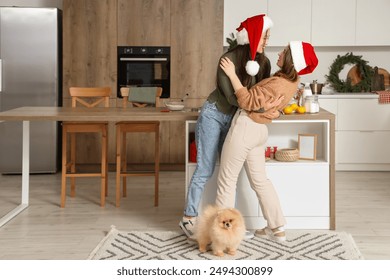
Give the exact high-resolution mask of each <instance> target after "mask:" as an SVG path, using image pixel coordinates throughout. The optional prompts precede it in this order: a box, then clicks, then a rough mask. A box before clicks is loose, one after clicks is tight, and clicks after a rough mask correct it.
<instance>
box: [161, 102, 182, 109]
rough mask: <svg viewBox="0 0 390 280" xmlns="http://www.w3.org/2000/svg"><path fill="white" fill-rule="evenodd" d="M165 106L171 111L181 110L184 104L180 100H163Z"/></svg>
mask: <svg viewBox="0 0 390 280" xmlns="http://www.w3.org/2000/svg"><path fill="white" fill-rule="evenodd" d="M165 106H166V107H167V108H168V109H169V110H171V111H181V110H183V109H184V104H183V103H182V102H173V101H171V102H165Z"/></svg>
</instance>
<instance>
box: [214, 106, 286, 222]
mask: <svg viewBox="0 0 390 280" xmlns="http://www.w3.org/2000/svg"><path fill="white" fill-rule="evenodd" d="M267 139H268V128H267V126H266V125H264V124H259V123H256V122H254V121H253V120H252V119H251V118H249V117H248V115H247V113H246V112H245V110H242V109H239V110H237V113H236V114H235V116H234V118H233V121H232V124H231V127H230V129H229V132H228V134H227V136H226V139H225V142H224V145H223V149H222V155H221V162H220V169H219V175H218V189H217V198H216V204H217V205H218V206H221V207H234V206H235V198H236V185H237V179H238V175H239V173H240V171H241V169H242V167H243V166H244V167H245V170H246V173H247V175H248V179H249V182H250V184H251V187H252V189H253V190H254V191H255V193H256V195H257V198H258V199H259V203H260V207H261V211H262V213H263V216H264V218H265V220H266V221H267V223H268V227H270V228H272V229H274V228H277V227H280V226H283V225H285V224H286V220H285V218H284V215H283V211H282V208H281V206H280V202H279V198H278V195H277V193H276V191H275V188H274V186H273V185H272V183H271V181H270V180H269V179H268V178H267V174H266V171H265V155H264V145H265V143H266V142H267Z"/></svg>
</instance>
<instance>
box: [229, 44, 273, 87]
mask: <svg viewBox="0 0 390 280" xmlns="http://www.w3.org/2000/svg"><path fill="white" fill-rule="evenodd" d="M228 52H234V53H235V55H236V57H237V58H238V59H237V65H236V67H237V68H238V72H237V76H238V78H239V79H240V81H241V83H242V85H243V86H246V87H251V86H253V85H254V84H255V83H258V82H260V81H261V80H263V79H265V78H269V77H270V75H271V63H270V62H269V59H268V58H267V57H266V55H265V54H264V53H257V54H256V57H255V60H256V61H257V62H258V63H259V65H260V70H259V73H257V75H256V76H255V82H254V83H253V77H252V76H250V75H248V73H247V72H246V70H245V65H246V63H247V62H248V60H251V56H250V47H249V44H245V45H237V46H236V47H234V48H233V49H231V50H229V51H228Z"/></svg>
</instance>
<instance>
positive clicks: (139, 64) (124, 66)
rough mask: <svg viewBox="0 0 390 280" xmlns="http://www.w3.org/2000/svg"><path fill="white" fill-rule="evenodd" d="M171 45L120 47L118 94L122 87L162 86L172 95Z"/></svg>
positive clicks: (166, 94) (165, 96)
mask: <svg viewBox="0 0 390 280" xmlns="http://www.w3.org/2000/svg"><path fill="white" fill-rule="evenodd" d="M170 52H171V50H170V47H128V46H126V47H123V46H119V47H118V82H117V96H118V97H120V88H121V87H154V86H156V87H162V88H163V92H162V96H161V97H162V98H169V96H170Z"/></svg>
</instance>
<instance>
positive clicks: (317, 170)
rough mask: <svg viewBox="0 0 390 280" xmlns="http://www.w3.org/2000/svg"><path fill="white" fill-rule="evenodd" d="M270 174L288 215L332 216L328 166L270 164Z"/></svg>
mask: <svg viewBox="0 0 390 280" xmlns="http://www.w3.org/2000/svg"><path fill="white" fill-rule="evenodd" d="M267 174H268V177H269V178H270V180H271V181H272V183H273V185H274V186H275V189H276V191H277V193H278V195H279V199H280V203H281V205H282V208H283V212H284V215H285V216H286V217H299V216H307V217H310V216H316V217H319V216H324V217H328V216H329V165H327V164H322V165H320V164H318V165H313V164H310V163H308V164H306V165H291V164H285V165H283V164H278V165H271V166H267Z"/></svg>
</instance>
